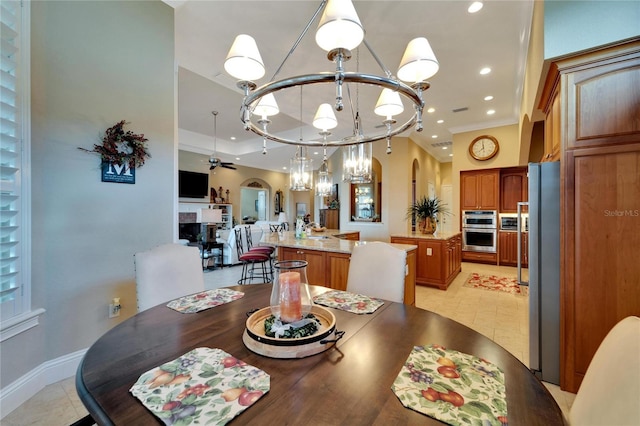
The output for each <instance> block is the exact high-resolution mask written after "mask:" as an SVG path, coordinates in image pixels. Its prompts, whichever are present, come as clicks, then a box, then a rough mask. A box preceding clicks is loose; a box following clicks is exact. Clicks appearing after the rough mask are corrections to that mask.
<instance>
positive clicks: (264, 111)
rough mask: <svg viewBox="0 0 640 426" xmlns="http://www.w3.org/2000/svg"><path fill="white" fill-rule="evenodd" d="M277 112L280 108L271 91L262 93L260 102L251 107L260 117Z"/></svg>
mask: <svg viewBox="0 0 640 426" xmlns="http://www.w3.org/2000/svg"><path fill="white" fill-rule="evenodd" d="M279 112H280V109H279V108H278V103H277V102H276V98H275V96H273V93H268V94H266V95H264V96H263V97H262V99H260V102H258V105H256V107H255V108H254V109H253V113H254V114H256V115H259V116H261V117H268V116H270V115H276V114H277V113H279Z"/></svg>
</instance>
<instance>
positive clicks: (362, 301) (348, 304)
mask: <svg viewBox="0 0 640 426" xmlns="http://www.w3.org/2000/svg"><path fill="white" fill-rule="evenodd" d="M313 301H314V303H317V304H318V305H323V306H328V307H330V308H336V309H341V310H343V311H347V312H352V313H354V314H370V313H372V312H375V311H376V309H378V308H379V307H380V306H382V305H384V302H383V301H382V300H380V299H376V298H372V297H369V296H365V295H362V294H356V293H349V292H348V291H340V290H331V291H328V292H326V293H322V294H320V295H318V296H315V297H314V298H313Z"/></svg>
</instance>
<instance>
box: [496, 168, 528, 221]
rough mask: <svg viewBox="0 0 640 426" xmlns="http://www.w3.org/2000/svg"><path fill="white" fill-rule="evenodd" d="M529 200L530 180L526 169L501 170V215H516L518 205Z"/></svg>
mask: <svg viewBox="0 0 640 426" xmlns="http://www.w3.org/2000/svg"><path fill="white" fill-rule="evenodd" d="M528 199H529V180H528V179H527V169H526V168H524V167H518V168H509V169H502V170H500V213H516V212H517V211H518V203H519V202H522V201H527V200H528Z"/></svg>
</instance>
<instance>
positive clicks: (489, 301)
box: [0, 263, 575, 426]
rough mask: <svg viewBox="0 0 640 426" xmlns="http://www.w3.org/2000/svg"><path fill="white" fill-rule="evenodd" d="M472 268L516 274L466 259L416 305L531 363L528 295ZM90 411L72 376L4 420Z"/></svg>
mask: <svg viewBox="0 0 640 426" xmlns="http://www.w3.org/2000/svg"><path fill="white" fill-rule="evenodd" d="M240 271H241V268H240V267H239V266H234V267H231V268H223V269H217V270H214V271H206V272H205V273H204V278H205V287H206V288H207V289H213V288H219V287H225V286H228V285H234V284H236V282H237V281H238V278H239V277H240ZM471 272H477V273H481V274H482V273H485V274H496V275H503V276H515V275H516V270H515V268H512V267H505V266H500V267H498V266H491V265H480V264H475V263H463V264H462V272H461V273H460V274H459V275H458V277H457V278H456V279H455V280H454V282H453V283H452V284H451V286H449V289H448V290H447V291H441V290H437V289H433V288H429V287H423V286H418V287H417V289H416V306H417V307H419V308H422V309H427V310H430V311H433V312H437V313H439V314H440V315H443V316H446V317H449V318H451V319H453V320H455V321H458V322H460V323H462V324H464V325H466V326H468V327H470V328H472V329H474V330H476V331H478V332H480V333H482V334H484V335H485V336H487V337H489V338H491V339H493V340H494V341H495V342H497V343H498V344H500V345H501V346H502V347H504V348H505V349H507V350H508V351H509V352H511V353H512V354H513V355H514V356H516V357H517V358H518V359H519V360H520V361H522V362H523V363H524V364H525V365H526V364H527V361H528V357H529V353H528V352H529V349H528V348H529V336H528V333H529V311H528V309H529V305H528V298H527V297H524V296H515V295H511V294H507V293H500V292H495V291H487V290H479V289H473V288H468V287H464V286H463V284H464V283H465V281H466V279H467V277H468V276H469V274H470V273H471ZM524 279H526V276H525V277H524ZM545 385H546V386H547V388H548V389H549V391H550V392H551V394H552V395H553V396H554V398H555V399H556V401H557V402H558V405H559V406H560V408H561V409H562V411H563V412H564V413H565V415H566V413H568V410H569V408H570V407H571V404H572V403H573V399H574V397H575V395H574V394H572V393H569V392H564V391H562V390H560V388H559V387H558V386H555V385H552V384H548V383H545ZM86 413H87V412H86V410H85V409H84V406H83V405H82V403H81V402H80V400H79V398H78V396H77V394H76V391H75V379H74V378H73V377H71V378H69V379H65V380H62V381H60V382H58V383H54V384H51V385H49V386H47V387H46V388H45V389H43V390H42V391H40V392H38V393H37V394H36V395H35V396H34V397H32V398H31V399H29V400H28V401H27V402H25V403H24V404H23V405H21V406H20V407H18V408H17V409H16V410H14V411H13V412H12V413H10V414H9V415H7V416H6V417H4V418H3V419H2V420H1V421H0V423H1V424H2V425H3V426H25V425H33V426H45V425H46V426H58V425H60V426H63V425H69V424H72V423H73V422H74V421H76V420H77V419H79V418H82V417H83V416H85V415H86Z"/></svg>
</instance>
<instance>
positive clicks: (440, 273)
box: [391, 234, 462, 290]
mask: <svg viewBox="0 0 640 426" xmlns="http://www.w3.org/2000/svg"><path fill="white" fill-rule="evenodd" d="M415 235H416V236H415V237H410V236H393V235H392V236H391V242H392V243H397V244H412V245H416V246H418V251H417V253H416V284H420V285H427V286H432V287H437V288H439V289H441V290H446V289H447V287H448V286H449V284H451V282H452V281H453V279H454V278H455V277H456V276H457V275H458V273H459V272H460V271H461V261H462V236H461V234H457V235H453V236H451V237H450V238H447V239H437V238H426V237H422V236H421V235H419V234H415Z"/></svg>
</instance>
